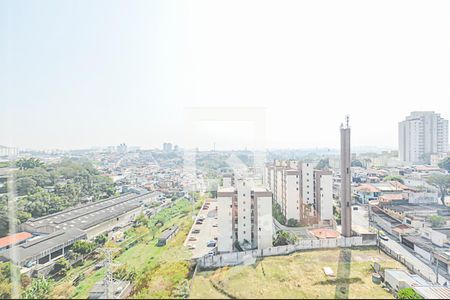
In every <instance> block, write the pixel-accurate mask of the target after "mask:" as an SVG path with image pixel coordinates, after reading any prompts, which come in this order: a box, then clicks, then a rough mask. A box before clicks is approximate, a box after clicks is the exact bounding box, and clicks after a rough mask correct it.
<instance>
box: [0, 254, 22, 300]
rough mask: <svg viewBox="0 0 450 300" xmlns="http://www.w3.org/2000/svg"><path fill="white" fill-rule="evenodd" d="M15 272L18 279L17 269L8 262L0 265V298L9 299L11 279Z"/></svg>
mask: <svg viewBox="0 0 450 300" xmlns="http://www.w3.org/2000/svg"><path fill="white" fill-rule="evenodd" d="M13 272H15V275H16V278H19V276H20V273H19V269H18V268H17V267H16V266H14V265H13V264H11V263H10V262H5V263H0V298H1V299H11V293H12V284H11V277H12V275H13Z"/></svg>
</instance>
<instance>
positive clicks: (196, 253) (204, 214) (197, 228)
mask: <svg viewBox="0 0 450 300" xmlns="http://www.w3.org/2000/svg"><path fill="white" fill-rule="evenodd" d="M205 205H206V206H207V207H208V208H207V209H204V208H205ZM202 219H203V221H202V222H200V220H202ZM198 223H202V224H198ZM215 226H217V202H216V199H208V200H207V201H206V202H205V204H204V206H203V207H202V209H200V211H199V213H198V215H197V217H196V218H195V221H194V225H192V228H191V230H190V232H189V235H188V237H187V239H186V241H185V245H186V246H187V247H188V248H193V249H190V250H191V252H192V258H199V257H202V256H204V255H207V254H208V252H210V251H212V250H215V249H216V247H208V242H209V241H213V240H214V238H217V227H215Z"/></svg>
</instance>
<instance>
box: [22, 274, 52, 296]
mask: <svg viewBox="0 0 450 300" xmlns="http://www.w3.org/2000/svg"><path fill="white" fill-rule="evenodd" d="M50 290H51V284H50V281H48V280H47V279H45V278H44V277H39V278H36V279H34V280H33V281H32V282H31V286H30V287H28V288H27V289H26V290H25V291H24V292H23V294H22V297H23V298H24V299H47V298H48V294H49V293H50Z"/></svg>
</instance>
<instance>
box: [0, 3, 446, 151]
mask: <svg viewBox="0 0 450 300" xmlns="http://www.w3.org/2000/svg"><path fill="white" fill-rule="evenodd" d="M0 22H1V23H0V114H1V116H0V120H1V124H0V145H9V146H18V147H32V148H84V147H91V146H102V145H116V144H119V143H121V142H125V143H127V144H129V145H140V146H143V147H161V144H162V143H163V142H165V141H172V142H174V143H179V144H181V146H187V147H192V146H199V147H200V148H212V147H213V143H214V142H216V148H217V149H225V148H228V149H229V148H243V147H246V146H247V147H249V148H251V147H253V146H254V140H255V138H254V135H255V132H257V131H258V130H260V131H261V130H262V131H263V132H264V138H265V141H264V142H263V144H264V145H265V146H266V147H280V148H297V147H308V148H313V147H337V146H338V143H339V135H338V134H339V124H340V123H341V121H342V120H343V119H344V116H345V115H346V114H349V115H350V122H351V126H352V130H353V131H352V134H353V135H352V143H353V145H355V146H356V145H373V146H392V147H396V145H397V123H398V122H399V121H400V120H402V119H403V118H404V117H405V116H406V115H407V114H409V113H410V111H413V110H435V111H437V112H440V113H441V114H442V115H443V116H444V117H445V118H447V119H448V118H449V117H450V6H449V1H448V0H445V1H444V0H442V1H439V0H433V1H430V0H424V1H414V0H404V1H395V0H386V1H382V0H374V1H363V0H355V1H336V0H331V1H320V0H311V1H280V0H277V1H243V0H240V1H211V0H207V1H111V0H107V1H92V0H87V1H60V0H58V1H17V0H14V1H12V0H11V1H1V2H0ZM204 107H208V108H218V107H219V108H220V107H233V108H234V109H236V110H239V108H243V109H244V111H245V109H249V110H251V109H253V108H255V109H256V110H257V111H260V112H261V114H264V111H265V114H264V116H262V119H263V120H264V122H265V123H264V124H265V125H264V126H263V128H262V129H261V128H255V126H260V125H255V123H252V121H247V120H236V118H235V119H234V120H233V119H231V120H230V121H227V120H226V119H222V120H218V121H217V122H214V120H209V121H201V120H199V122H198V123H196V125H195V126H188V125H189V124H188V125H187V123H188V122H189V121H186V115H187V114H188V113H187V111H189V110H192V109H195V108H204ZM227 112H230V111H229V110H227V109H224V110H223V115H224V116H226V115H227ZM233 114H234V113H230V114H229V115H233ZM186 128H194V129H195V130H194V131H195V132H192V130H191V129H189V130H187V129H186Z"/></svg>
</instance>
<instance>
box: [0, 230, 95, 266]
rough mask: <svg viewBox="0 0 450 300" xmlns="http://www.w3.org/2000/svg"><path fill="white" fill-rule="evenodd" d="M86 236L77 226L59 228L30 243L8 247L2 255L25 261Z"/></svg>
mask: <svg viewBox="0 0 450 300" xmlns="http://www.w3.org/2000/svg"><path fill="white" fill-rule="evenodd" d="M85 237H86V233H85V232H84V231H82V230H80V229H77V228H70V229H67V230H58V231H55V232H53V233H51V234H49V235H46V236H42V237H39V238H37V239H35V240H33V241H30V242H28V243H24V244H21V245H18V246H15V247H12V248H10V249H8V251H6V252H4V253H1V254H0V256H4V257H5V258H7V259H14V260H15V261H18V262H23V261H26V260H29V259H31V258H33V257H35V256H39V255H41V254H42V253H44V252H48V251H51V250H52V249H53V248H56V247H60V246H61V245H65V244H66V243H69V242H71V241H73V240H76V239H81V238H85ZM12 252H14V255H12ZM48 253H50V252H48Z"/></svg>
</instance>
